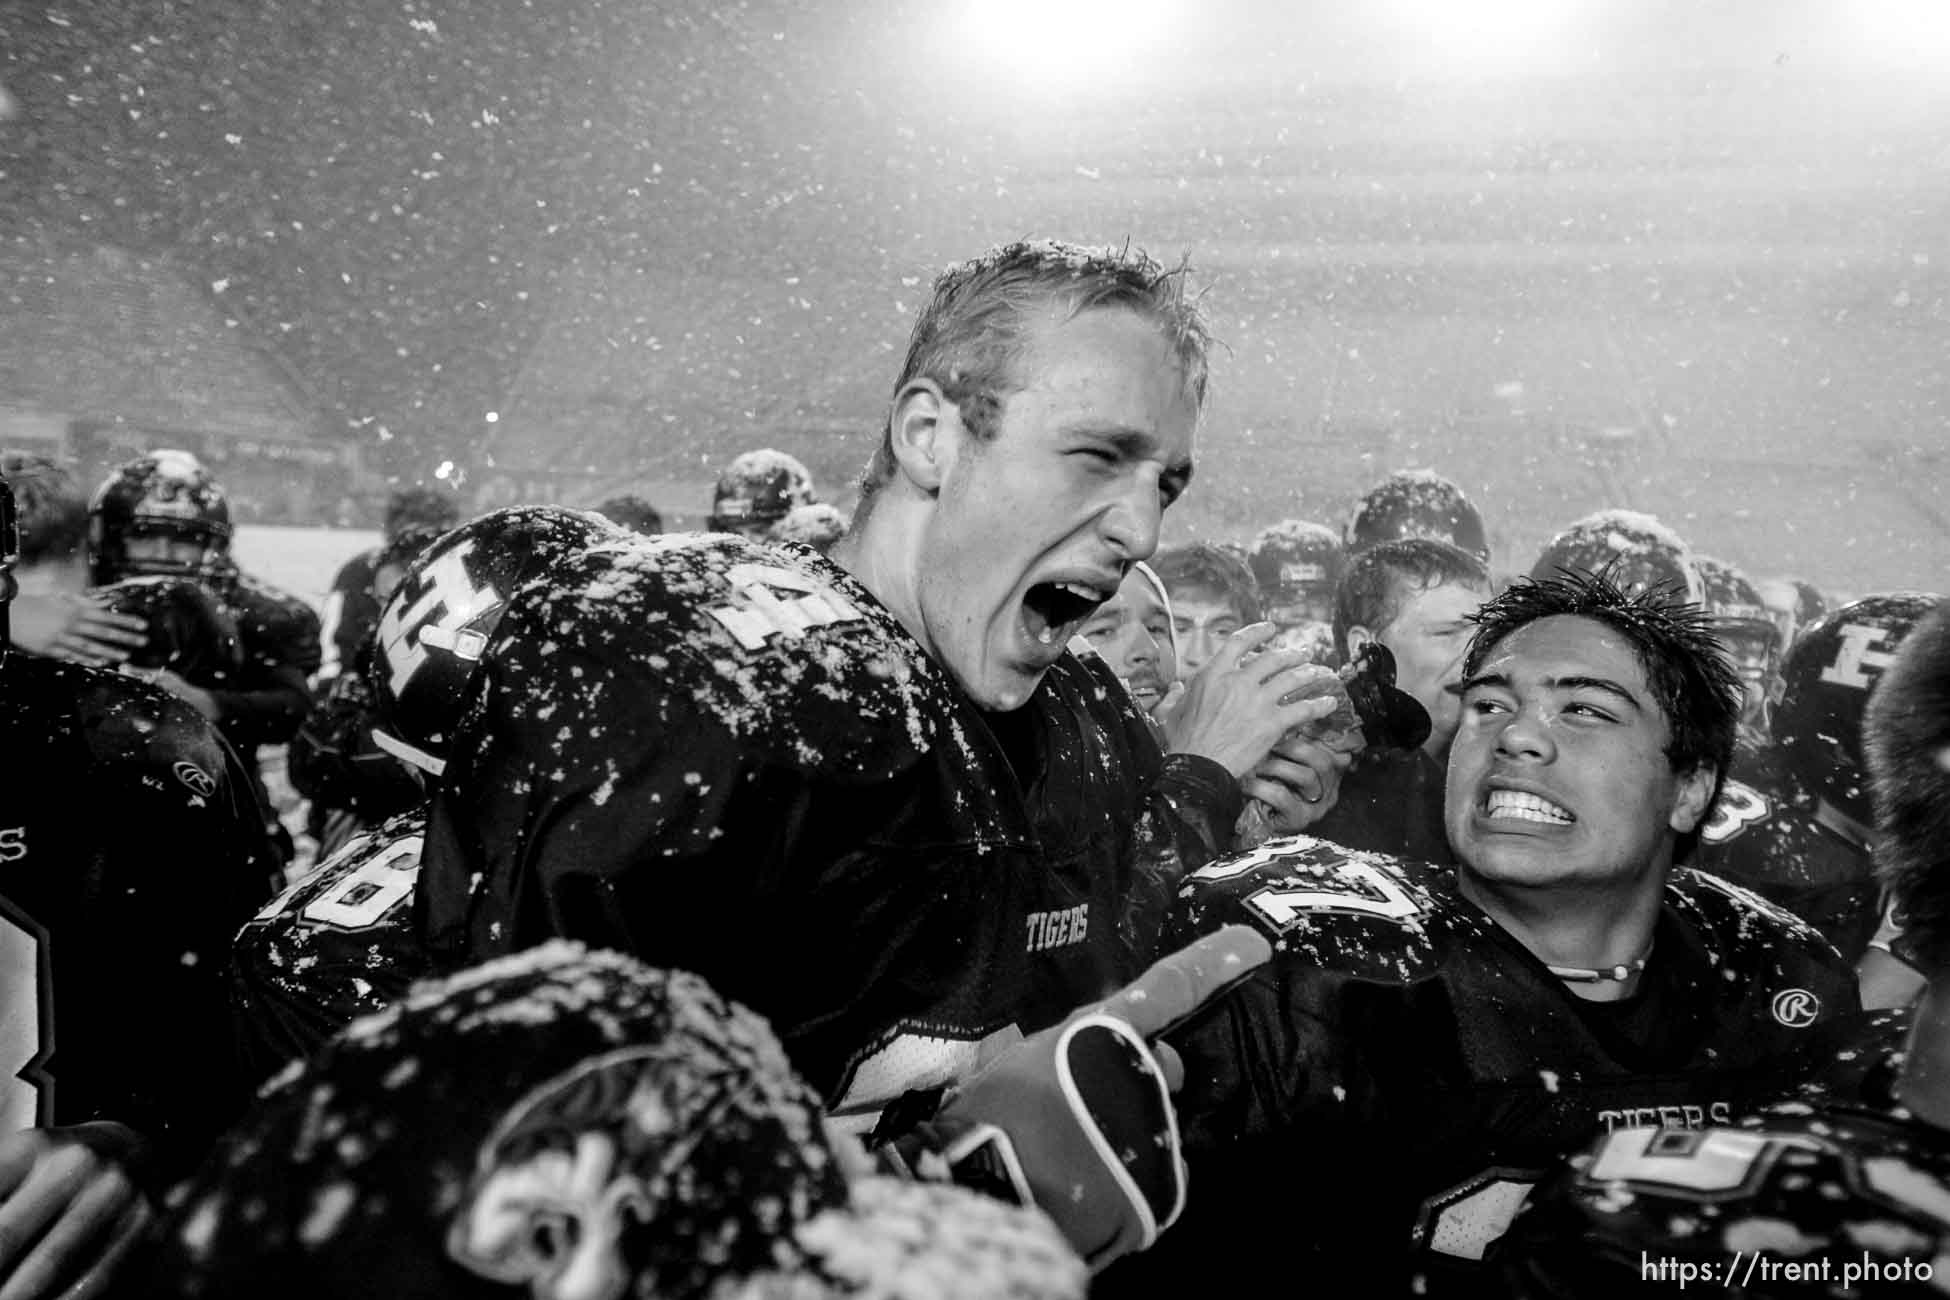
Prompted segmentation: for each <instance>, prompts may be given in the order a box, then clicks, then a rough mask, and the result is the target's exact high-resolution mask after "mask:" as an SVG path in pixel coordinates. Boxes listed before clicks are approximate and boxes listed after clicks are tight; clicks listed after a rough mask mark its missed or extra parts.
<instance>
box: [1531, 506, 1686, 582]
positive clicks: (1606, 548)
mask: <svg viewBox="0 0 1950 1300" xmlns="http://www.w3.org/2000/svg"><path fill="white" fill-rule="evenodd" d="M1607 566H1610V572H1611V580H1612V581H1613V582H1614V583H1616V584H1617V585H1618V586H1619V587H1620V588H1622V589H1623V590H1625V591H1626V592H1628V593H1630V592H1638V591H1644V590H1646V589H1648V588H1651V587H1664V588H1666V589H1667V590H1668V591H1671V592H1673V593H1674V594H1675V595H1677V596H1679V597H1680V598H1682V599H1685V600H1689V601H1691V602H1693V603H1694V604H1695V605H1704V604H1705V603H1706V583H1705V580H1704V579H1703V578H1701V577H1700V572H1699V565H1698V563H1697V562H1696V561H1695V560H1694V558H1693V551H1692V548H1691V547H1689V546H1687V545H1686V543H1685V541H1684V540H1683V539H1682V538H1681V537H1680V536H1679V534H1678V533H1675V532H1674V531H1672V529H1670V528H1668V527H1666V525H1664V524H1662V523H1660V522H1659V521H1658V520H1657V519H1654V518H1653V517H1652V516H1651V515H1646V514H1640V513H1638V512H1637V511H1634V510H1600V511H1597V512H1596V513H1594V514H1589V515H1586V516H1585V517H1584V518H1582V519H1580V520H1578V521H1577V522H1576V523H1574V524H1572V525H1571V526H1570V527H1568V528H1566V529H1565V530H1564V531H1563V532H1561V533H1559V534H1558V535H1557V536H1555V537H1553V538H1551V540H1550V541H1549V542H1548V543H1546V544H1545V546H1544V550H1543V554H1541V555H1539V556H1538V557H1537V562H1536V563H1535V564H1533V565H1531V566H1530V576H1531V577H1533V578H1538V579H1543V578H1554V577H1556V576H1557V575H1558V572H1559V571H1560V570H1565V569H1568V570H1570V571H1572V572H1575V573H1597V572H1599V571H1601V570H1604V569H1606V568H1607Z"/></svg>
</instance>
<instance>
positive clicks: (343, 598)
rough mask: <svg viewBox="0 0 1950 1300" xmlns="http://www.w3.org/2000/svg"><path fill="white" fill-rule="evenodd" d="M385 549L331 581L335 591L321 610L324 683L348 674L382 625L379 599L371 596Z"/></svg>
mask: <svg viewBox="0 0 1950 1300" xmlns="http://www.w3.org/2000/svg"><path fill="white" fill-rule="evenodd" d="M383 550H384V548H383V547H378V546H375V547H372V548H371V549H370V550H364V551H360V552H359V553H358V554H357V555H355V556H353V557H352V558H351V559H349V560H347V561H346V562H345V563H344V564H342V565H340V566H339V571H338V573H337V574H335V575H334V576H333V578H332V589H331V590H330V591H328V592H326V593H325V604H324V606H323V607H322V608H321V609H320V611H319V633H318V642H319V654H320V659H319V665H318V676H319V678H320V679H321V680H324V679H328V678H332V677H336V676H338V675H339V674H340V673H342V672H348V671H350V670H351V667H352V660H353V657H354V656H355V655H357V654H358V652H359V647H360V646H362V645H364V644H365V643H366V641H367V640H368V639H369V638H370V637H371V636H372V631H373V629H374V628H376V627H378V626H379V600H378V598H377V597H375V596H374V595H373V593H372V579H373V574H374V570H375V569H376V567H377V566H378V564H379V556H380V553H381V552H382V551H383Z"/></svg>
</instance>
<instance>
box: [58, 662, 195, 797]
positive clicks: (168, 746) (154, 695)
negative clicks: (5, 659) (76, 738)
mask: <svg viewBox="0 0 1950 1300" xmlns="http://www.w3.org/2000/svg"><path fill="white" fill-rule="evenodd" d="M59 666H60V667H61V668H63V669H65V670H67V671H66V672H65V673H64V674H62V675H63V676H64V677H66V678H67V679H68V680H67V683H66V685H67V688H68V689H70V690H72V691H73V692H74V695H73V698H74V701H75V715H76V717H77V718H78V719H79V720H80V723H81V728H82V732H83V734H84V735H86V736H87V738H88V748H89V751H90V753H91V754H92V755H93V757H94V758H95V760H96V761H97V762H102V763H111V764H117V765H120V764H131V765H134V766H136V767H139V768H142V769H143V770H144V771H145V772H148V773H152V774H153V775H154V776H155V777H156V778H157V780H159V781H160V782H161V784H162V788H164V789H166V790H172V791H176V790H180V791H181V792H183V793H184V795H185V797H186V798H187V799H189V800H190V801H192V802H200V801H202V800H205V799H208V798H209V797H210V796H211V795H213V794H215V793H216V791H217V788H218V787H219V786H220V785H221V784H223V782H224V780H225V778H226V776H227V773H228V766H227V764H226V763H225V762H224V752H223V741H222V740H221V739H220V738H219V737H218V735H217V731H216V728H215V727H213V726H212V725H211V724H210V723H209V722H208V721H207V720H206V719H205V718H204V717H203V715H202V714H200V713H198V712H197V711H196V710H195V709H193V708H191V707H190V706H189V705H187V704H185V703H183V701H181V700H179V699H177V698H176V697H175V696H173V695H171V694H169V693H168V692H167V691H165V690H163V689H162V688H160V687H156V686H151V685H149V684H148V683H147V682H141V681H137V680H136V679H135V678H133V677H129V676H126V675H124V674H122V673H117V672H111V671H108V670H106V669H100V668H85V667H82V666H81V665H79V664H62V665H59Z"/></svg>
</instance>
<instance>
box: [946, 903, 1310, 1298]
mask: <svg viewBox="0 0 1950 1300" xmlns="http://www.w3.org/2000/svg"><path fill="white" fill-rule="evenodd" d="M1272 952H1273V950H1272V948H1271V946H1270V945H1269V944H1268V943H1267V941H1266V939H1265V938H1264V937H1263V936H1261V935H1260V934H1259V933H1258V932H1257V931H1256V930H1253V929H1252V928H1250V927H1248V926H1228V927H1226V928H1225V929H1223V930H1220V931H1218V932H1217V933H1214V934H1211V935H1207V936H1206V937H1205V938H1203V939H1200V940H1199V941H1198V942H1196V943H1193V944H1191V945H1189V946H1188V947H1186V948H1184V949H1182V950H1180V951H1179V952H1175V953H1173V954H1171V955H1170V956H1168V957H1166V958H1164V959H1162V960H1161V961H1159V962H1157V963H1156V964H1154V965H1153V966H1152V967H1151V968H1150V969H1149V970H1147V971H1145V973H1144V974H1143V975H1141V976H1139V977H1138V979H1137V980H1136V981H1134V982H1133V983H1131V984H1129V985H1127V986H1126V987H1124V988H1123V989H1120V990H1119V991H1118V992H1116V993H1114V994H1112V995H1111V996H1110V997H1108V998H1106V999H1105V1000H1104V1001H1102V1002H1098V1003H1094V1004H1092V1005H1090V1006H1086V1007H1083V1008H1081V1009H1080V1010H1078V1011H1077V1012H1076V1013H1075V1014H1073V1015H1072V1016H1070V1018H1069V1019H1067V1020H1065V1021H1064V1022H1063V1023H1062V1024H1060V1025H1055V1026H1053V1027H1051V1028H1049V1029H1045V1030H1043V1031H1041V1032H1040V1033H1036V1034H1032V1035H1030V1036H1029V1037H1028V1038H1025V1039H1021V1040H1018V1041H1016V1042H1014V1043H1013V1044H1009V1045H1007V1046H1005V1047H1003V1048H1002V1049H1001V1050H1000V1051H999V1052H998V1053H997V1054H996V1055H995V1056H993V1057H992V1058H991V1059H990V1060H988V1061H987V1062H986V1063H985V1064H983V1065H982V1066H980V1067H979V1068H977V1070H976V1071H975V1073H974V1074H973V1075H972V1076H971V1077H970V1078H968V1079H967V1080H965V1081H963V1082H962V1083H960V1084H958V1085H957V1086H956V1087H955V1089H954V1090H953V1091H952V1092H951V1093H950V1094H949V1097H948V1100H947V1103H946V1104H945V1105H944V1106H943V1107H942V1108H941V1111H940V1113H939V1115H938V1116H937V1117H936V1120H935V1122H934V1124H933V1125H931V1126H929V1128H930V1129H931V1130H932V1132H931V1135H930V1136H931V1138H932V1139H933V1140H934V1141H935V1142H936V1144H937V1145H936V1146H935V1152H936V1154H937V1155H939V1156H941V1157H945V1160H946V1163H947V1164H948V1166H949V1170H950V1173H949V1176H951V1177H952V1178H953V1179H954V1180H955V1181H956V1182H960V1183H963V1184H965V1185H969V1186H974V1187H978V1188H981V1189H983V1190H987V1191H989V1192H991V1193H992V1194H995V1195H998V1196H1001V1197H1002V1198H1003V1199H1008V1200H1014V1201H1017V1202H1019V1203H1022V1204H1030V1203H1033V1204H1035V1205H1037V1206H1039V1207H1041V1208H1042V1210H1043V1211H1044V1212H1045V1213H1046V1214H1048V1215H1049V1216H1050V1218H1051V1219H1053V1220H1054V1221H1055V1222H1056V1226H1057V1227H1058V1228H1059V1229H1061V1230H1062V1232H1063V1235H1064V1236H1065V1237H1066V1238H1067V1239H1068V1240H1069V1242H1070V1244H1071V1246H1073V1247H1074V1248H1075V1249H1076V1251H1077V1253H1078V1254H1080V1255H1082V1256H1083V1258H1084V1259H1085V1261H1086V1262H1088V1263H1089V1264H1090V1266H1091V1267H1092V1268H1102V1267H1103V1266H1105V1265H1106V1264H1108V1263H1110V1262H1111V1261H1112V1260H1113V1259H1116V1258H1118V1257H1119V1256H1122V1255H1126V1254H1130V1253H1131V1252H1133V1251H1138V1250H1143V1249H1144V1248H1145V1247H1147V1246H1149V1245H1150V1244H1151V1243H1152V1242H1153V1241H1155V1240H1156V1239H1157V1236H1158V1234H1159V1233H1160V1232H1162V1231H1163V1230H1164V1229H1165V1228H1167V1227H1169V1226H1170V1225H1171V1223H1172V1222H1173V1221H1174V1220H1175V1219H1176V1218H1177V1217H1178V1213H1179V1211H1180V1210H1181V1209H1183V1208H1184V1202H1185V1166H1184V1160H1183V1157H1182V1156H1181V1155H1180V1153H1179V1149H1178V1122H1177V1117H1176V1115H1175V1113H1174V1112H1173V1110H1172V1104H1171V1097H1170V1093H1171V1092H1173V1091H1175V1090H1176V1089H1177V1087H1178V1085H1179V1084H1180V1083H1182V1082H1183V1079H1184V1067H1183V1065H1182V1063H1181V1062H1180V1061H1179V1060H1178V1056H1177V1053H1175V1052H1173V1051H1172V1050H1171V1049H1170V1048H1169V1047H1167V1046H1165V1045H1163V1044H1156V1043H1152V1042H1151V1041H1150V1040H1152V1039H1155V1038H1156V1036H1157V1035H1158V1034H1160V1033H1162V1032H1163V1031H1164V1030H1166V1029H1168V1028H1170V1027H1171V1026H1173V1025H1175V1024H1177V1023H1178V1022H1179V1021H1181V1020H1183V1019H1185V1018H1186V1017H1187V1016H1189V1015H1191V1014H1192V1013H1193V1012H1194V1011H1196V1010H1198V1009H1199V1007H1201V1006H1203V1005H1204V1004H1205V1003H1206V1002H1208V1001H1209V1000H1211V999H1212V998H1213V997H1215V996H1217V995H1218V994H1219V993H1220V992H1221V991H1223V990H1224V989H1226V988H1228V987H1230V986H1231V985H1232V984H1234V983H1235V982H1237V981H1238V980H1239V979H1241V978H1243V977H1244V976H1246V975H1247V974H1249V973H1250V972H1251V971H1253V970H1254V969H1255V968H1257V967H1259V966H1261V965H1263V964H1264V963H1265V962H1266V961H1267V960H1268V959H1270V958H1271V956H1272Z"/></svg>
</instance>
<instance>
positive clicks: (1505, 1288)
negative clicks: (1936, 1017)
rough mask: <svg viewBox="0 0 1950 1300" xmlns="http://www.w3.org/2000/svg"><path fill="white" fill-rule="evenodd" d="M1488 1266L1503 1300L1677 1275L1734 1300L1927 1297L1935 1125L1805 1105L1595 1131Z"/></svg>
mask: <svg viewBox="0 0 1950 1300" xmlns="http://www.w3.org/2000/svg"><path fill="white" fill-rule="evenodd" d="M1492 1262H1493V1264H1494V1265H1495V1270H1496V1272H1497V1274H1498V1276H1499V1279H1500V1281H1501V1284H1502V1294H1504V1295H1507V1296H1511V1297H1514V1298H1515V1300H1610V1298H1611V1297H1614V1296H1616V1297H1627V1296H1641V1295H1646V1294H1648V1293H1654V1292H1661V1291H1662V1289H1670V1288H1672V1287H1673V1286H1674V1284H1675V1283H1676V1282H1677V1281H1678V1280H1679V1279H1681V1278H1684V1279H1685V1280H1686V1288H1685V1294H1687V1295H1700V1296H1709V1297H1711V1296H1741V1297H1749V1298H1750V1300H1768V1298H1771V1297H1783V1298H1785V1297H1816V1296H1837V1297H1840V1296H1890V1297H1902V1296H1941V1295H1943V1294H1944V1290H1945V1288H1946V1286H1950V1134H1945V1133H1944V1132H1943V1131H1942V1130H1940V1129H1935V1128H1931V1127H1929V1126H1927V1125H1924V1124H1919V1123H1916V1122H1914V1121H1911V1120H1905V1119H1898V1118H1894V1117H1892V1116H1889V1115H1885V1114H1876V1113H1873V1112H1869V1111H1864V1110H1853V1109H1844V1108H1832V1109H1826V1110H1817V1109H1810V1108H1808V1107H1805V1106H1799V1107H1797V1106H1784V1107H1780V1108H1777V1109H1776V1110H1775V1111H1773V1112H1771V1113H1769V1114H1767V1115H1765V1116H1763V1117H1761V1118H1760V1119H1759V1120H1757V1121H1755V1122H1754V1123H1753V1124H1751V1125H1744V1126H1742V1127H1738V1128H1733V1127H1712V1128H1707V1129H1700V1130H1691V1131H1687V1130H1672V1129H1633V1130H1628V1131H1624V1132H1618V1133H1610V1134H1607V1135H1605V1136H1604V1137H1602V1138H1599V1139H1598V1140H1597V1142H1596V1143H1595V1144H1594V1145H1593V1146H1592V1147H1591V1148H1590V1149H1589V1150H1588V1151H1586V1152H1584V1153H1583V1154H1581V1155H1579V1156H1577V1157H1575V1158H1573V1159H1572V1160H1571V1161H1570V1162H1569V1164H1568V1167H1566V1168H1565V1169H1563V1170H1562V1171H1560V1172H1559V1173H1557V1174H1555V1175H1554V1176H1553V1177H1551V1178H1550V1179H1549V1180H1547V1181H1546V1182H1544V1183H1543V1184H1541V1185H1540V1186H1539V1187H1538V1188H1537V1190H1536V1192H1535V1193H1533V1195H1532V1197H1531V1201H1530V1204H1528V1205H1527V1206H1525V1207H1524V1210H1523V1212H1522V1213H1521V1214H1519V1215H1518V1216H1517V1220H1516V1222H1515V1223H1514V1224H1513V1225H1512V1226H1511V1229H1510V1232H1509V1234H1508V1235H1507V1236H1506V1237H1505V1238H1504V1240H1503V1241H1501V1242H1500V1243H1498V1246H1497V1248H1496V1250H1495V1253H1494V1256H1493V1259H1492ZM1675 1294H1677V1292H1676V1291H1675Z"/></svg>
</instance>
